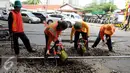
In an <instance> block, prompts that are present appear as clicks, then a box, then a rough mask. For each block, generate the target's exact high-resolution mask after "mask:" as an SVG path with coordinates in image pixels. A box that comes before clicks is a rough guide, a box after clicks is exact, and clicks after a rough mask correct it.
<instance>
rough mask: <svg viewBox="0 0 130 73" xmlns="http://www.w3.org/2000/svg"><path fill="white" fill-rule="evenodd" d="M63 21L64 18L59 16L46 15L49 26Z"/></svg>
mask: <svg viewBox="0 0 130 73" xmlns="http://www.w3.org/2000/svg"><path fill="white" fill-rule="evenodd" d="M58 20H62V16H61V15H59V14H47V15H46V22H47V24H51V23H53V22H55V21H58Z"/></svg>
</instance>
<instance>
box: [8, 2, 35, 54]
mask: <svg viewBox="0 0 130 73" xmlns="http://www.w3.org/2000/svg"><path fill="white" fill-rule="evenodd" d="M21 7H22V5H21V2H20V1H19V0H16V1H15V3H14V10H12V11H11V12H10V13H9V17H8V26H9V32H10V35H12V37H13V43H14V45H13V47H14V51H15V54H16V55H19V43H18V38H20V39H21V40H22V41H23V43H24V45H25V47H26V48H27V50H28V52H36V50H33V49H32V47H31V45H30V42H29V39H28V38H27V36H26V35H25V33H24V28H23V20H22V16H21V13H20V9H21Z"/></svg>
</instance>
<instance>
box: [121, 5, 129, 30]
mask: <svg viewBox="0 0 130 73" xmlns="http://www.w3.org/2000/svg"><path fill="white" fill-rule="evenodd" d="M129 22H130V2H129V3H128V8H127V9H126V18H125V25H124V27H123V28H122V30H123V29H125V31H127V29H128V26H129Z"/></svg>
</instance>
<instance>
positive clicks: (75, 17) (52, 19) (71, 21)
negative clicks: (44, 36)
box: [46, 13, 82, 27]
mask: <svg viewBox="0 0 130 73" xmlns="http://www.w3.org/2000/svg"><path fill="white" fill-rule="evenodd" d="M69 16H71V17H69ZM69 16H67V15H65V14H48V15H47V16H46V22H47V24H50V23H53V22H55V21H58V20H62V21H66V22H67V23H68V27H71V26H72V25H73V24H75V22H76V21H82V18H81V17H80V16H79V15H78V14H73V13H72V14H70V15H69Z"/></svg>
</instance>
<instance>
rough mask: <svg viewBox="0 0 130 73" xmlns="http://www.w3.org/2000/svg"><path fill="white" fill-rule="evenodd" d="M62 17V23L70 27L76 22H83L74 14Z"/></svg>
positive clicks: (65, 14) (66, 14)
mask: <svg viewBox="0 0 130 73" xmlns="http://www.w3.org/2000/svg"><path fill="white" fill-rule="evenodd" d="M62 15H64V17H65V19H64V21H66V22H67V23H68V24H69V26H70V27H71V26H72V25H73V24H75V22H76V21H83V20H82V17H81V16H80V15H78V14H76V13H62Z"/></svg>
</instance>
